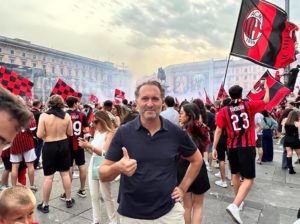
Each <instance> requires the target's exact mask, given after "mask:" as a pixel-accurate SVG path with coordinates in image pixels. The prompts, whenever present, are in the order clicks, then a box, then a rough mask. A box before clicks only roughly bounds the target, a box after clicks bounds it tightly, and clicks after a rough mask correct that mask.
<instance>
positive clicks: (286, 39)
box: [231, 0, 298, 69]
mask: <svg viewBox="0 0 300 224" xmlns="http://www.w3.org/2000/svg"><path fill="white" fill-rule="evenodd" d="M297 30H298V27H297V26H296V25H295V24H293V23H291V22H289V21H288V20H287V13H286V12H285V11H284V10H283V9H281V8H279V7H278V6H276V5H274V4H271V3H269V2H267V1H263V0H242V5H241V9H240V14H239V18H238V23H237V27H236V31H235V35H234V40H233V44H232V49H231V55H234V56H237V57H241V58H244V59H247V60H250V61H252V62H254V63H257V64H259V65H262V66H265V67H269V68H273V69H278V68H284V67H286V66H287V65H289V64H290V63H292V62H293V61H295V60H296V57H295V43H296V35H295V32H296V31H297Z"/></svg>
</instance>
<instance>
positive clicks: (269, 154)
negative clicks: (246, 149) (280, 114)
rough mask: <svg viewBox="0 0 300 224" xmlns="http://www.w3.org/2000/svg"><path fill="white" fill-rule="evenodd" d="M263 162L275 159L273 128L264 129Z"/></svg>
mask: <svg viewBox="0 0 300 224" xmlns="http://www.w3.org/2000/svg"><path fill="white" fill-rule="evenodd" d="M263 152H264V154H263V157H262V161H263V162H272V161H273V153H274V152H273V135H272V130H271V129H264V130H263Z"/></svg>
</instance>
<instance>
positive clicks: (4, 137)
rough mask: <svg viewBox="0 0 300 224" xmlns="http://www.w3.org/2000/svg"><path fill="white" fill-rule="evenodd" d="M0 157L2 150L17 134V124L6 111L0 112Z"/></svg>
mask: <svg viewBox="0 0 300 224" xmlns="http://www.w3.org/2000/svg"><path fill="white" fill-rule="evenodd" d="M0 124H1V125H0V155H1V152H2V149H5V148H6V146H7V145H8V144H10V143H12V141H13V140H14V137H15V136H16V134H17V133H18V129H17V127H18V123H17V121H16V120H15V119H13V118H12V117H11V116H10V115H9V114H8V113H7V112H6V111H0Z"/></svg>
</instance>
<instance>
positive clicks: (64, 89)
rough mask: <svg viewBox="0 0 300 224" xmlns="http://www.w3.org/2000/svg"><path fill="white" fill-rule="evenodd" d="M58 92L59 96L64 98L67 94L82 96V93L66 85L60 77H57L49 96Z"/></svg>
mask: <svg viewBox="0 0 300 224" xmlns="http://www.w3.org/2000/svg"><path fill="white" fill-rule="evenodd" d="M54 94H58V95H61V97H62V98H63V99H64V100H65V99H66V98H67V97H68V96H75V97H78V98H81V97H82V94H81V93H79V92H76V91H75V90H74V89H73V88H72V87H71V86H69V85H67V84H66V83H65V82H64V81H62V80H61V79H58V81H57V83H56V84H55V86H54V87H53V89H52V92H51V94H50V96H52V95H54Z"/></svg>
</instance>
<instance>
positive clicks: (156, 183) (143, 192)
mask: <svg viewBox="0 0 300 224" xmlns="http://www.w3.org/2000/svg"><path fill="white" fill-rule="evenodd" d="M135 97H136V103H137V107H138V108H139V114H140V115H139V116H138V117H137V118H136V119H134V120H133V121H131V122H129V123H127V124H125V125H122V126H121V127H120V128H119V129H118V131H117V132H116V134H115V136H114V138H113V140H112V143H111V145H110V147H109V150H108V152H107V154H106V159H105V161H104V162H103V163H102V166H101V167H100V178H101V180H102V181H112V180H113V179H114V178H115V177H116V176H118V175H119V174H121V180H120V190H119V196H118V202H119V208H118V212H119V214H120V221H121V224H127V223H128V224H129V223H130V224H131V223H143V222H144V221H145V220H153V221H155V223H172V224H173V223H175V224H183V223H184V217H183V213H184V210H183V207H182V205H181V204H180V203H176V202H180V201H181V199H182V197H183V195H184V193H185V192H186V191H187V190H188V188H189V186H190V184H191V183H192V182H193V180H194V179H195V177H196V175H197V174H198V172H199V170H200V167H201V165H202V156H201V153H200V152H199V150H197V147H196V146H195V145H194V143H193V142H192V141H191V140H190V138H189V136H188V135H187V133H186V132H185V131H183V130H181V128H180V127H178V126H176V125H174V124H172V123H171V122H170V121H168V120H166V119H164V118H162V117H160V116H159V114H160V111H161V107H162V103H163V98H164V91H163V89H162V88H161V85H160V84H159V83H158V82H157V81H148V82H145V83H143V84H141V85H139V86H138V87H137V89H136V91H135ZM178 154H181V156H184V157H185V158H186V159H187V160H189V161H190V167H189V169H188V171H187V173H186V175H185V177H184V178H183V180H182V182H181V183H180V184H179V186H176V185H177V183H176V182H177V171H176V165H177V164H176V156H177V155H178Z"/></svg>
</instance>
